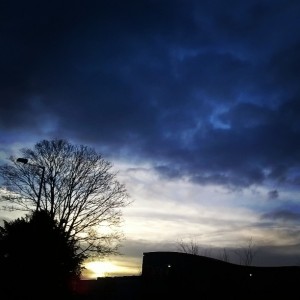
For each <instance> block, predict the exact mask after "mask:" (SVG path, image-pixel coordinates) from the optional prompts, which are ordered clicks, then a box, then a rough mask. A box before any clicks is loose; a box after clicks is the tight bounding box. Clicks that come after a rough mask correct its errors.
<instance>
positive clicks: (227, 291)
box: [77, 252, 300, 300]
mask: <svg viewBox="0 0 300 300" xmlns="http://www.w3.org/2000/svg"><path fill="white" fill-rule="evenodd" d="M299 279H300V267H298V266H291V267H289V266H282V267H255V266H242V265H238V264H233V263H229V262H225V261H222V260H218V259H214V258H210V257H206V256H200V255H192V254H187V253H179V252H145V253H144V254H143V263H142V274H141V275H140V276H124V277H107V278H98V280H93V281H92V280H90V281H81V282H80V283H79V285H78V287H77V292H78V294H80V295H81V297H82V298H84V299H99V296H101V298H102V299H114V300H116V299H131V300H137V299H146V300H148V299H186V298H190V297H193V298H194V297H196V298H197V299H203V300H207V299H228V300H229V299H230V300H235V299H239V300H240V299H261V298H262V299H278V298H282V299H298V298H299V296H297V295H298V294H299V291H298V284H299V283H298V282H299ZM80 289H81V291H80Z"/></svg>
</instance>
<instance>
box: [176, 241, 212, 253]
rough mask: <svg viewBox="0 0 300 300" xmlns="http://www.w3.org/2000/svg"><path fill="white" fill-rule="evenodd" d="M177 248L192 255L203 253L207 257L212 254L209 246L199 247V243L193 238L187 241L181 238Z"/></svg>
mask: <svg viewBox="0 0 300 300" xmlns="http://www.w3.org/2000/svg"><path fill="white" fill-rule="evenodd" d="M177 249H178V251H180V252H183V253H188V254H193V255H203V256H207V257H211V256H212V249H211V248H203V247H200V246H199V244H198V243H197V242H196V241H194V240H190V241H189V242H184V241H183V240H180V241H178V242H177Z"/></svg>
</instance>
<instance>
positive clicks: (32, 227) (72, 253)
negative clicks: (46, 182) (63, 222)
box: [0, 211, 85, 299]
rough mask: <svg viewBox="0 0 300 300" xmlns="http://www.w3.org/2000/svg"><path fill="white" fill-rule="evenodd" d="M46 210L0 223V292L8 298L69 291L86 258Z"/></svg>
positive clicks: (45, 295) (28, 297) (41, 295)
mask: <svg viewBox="0 0 300 300" xmlns="http://www.w3.org/2000/svg"><path fill="white" fill-rule="evenodd" d="M76 250H78V249H77V245H76V243H75V241H74V240H72V239H70V238H68V237H67V234H66V233H65V232H64V231H63V229H61V228H60V227H59V226H58V224H57V222H56V221H55V220H53V219H52V218H51V216H50V215H49V213H48V212H47V211H36V212H34V213H33V214H32V215H30V216H26V217H25V218H19V219H16V220H14V221H11V222H4V226H3V227H0V268H1V278H0V280H1V283H0V284H1V285H2V291H1V294H2V292H4V294H5V295H7V299H33V298H35V299H36V298H41V299H42V298H44V297H49V296H58V295H59V296H65V297H67V296H69V295H71V290H72V289H71V285H72V282H73V281H74V280H76V279H77V278H78V277H79V276H80V272H81V267H80V266H81V263H82V261H83V259H84V258H85V257H84V256H83V255H78V254H77V253H76Z"/></svg>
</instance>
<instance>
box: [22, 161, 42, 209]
mask: <svg viewBox="0 0 300 300" xmlns="http://www.w3.org/2000/svg"><path fill="white" fill-rule="evenodd" d="M17 162H20V163H22V164H28V165H31V166H34V167H38V168H41V169H42V176H41V182H40V188H39V194H38V201H37V205H36V210H37V211H38V210H39V209H40V205H41V193H42V186H43V182H44V176H45V167H44V166H41V165H35V164H31V163H28V159H27V158H21V157H19V158H18V159H17Z"/></svg>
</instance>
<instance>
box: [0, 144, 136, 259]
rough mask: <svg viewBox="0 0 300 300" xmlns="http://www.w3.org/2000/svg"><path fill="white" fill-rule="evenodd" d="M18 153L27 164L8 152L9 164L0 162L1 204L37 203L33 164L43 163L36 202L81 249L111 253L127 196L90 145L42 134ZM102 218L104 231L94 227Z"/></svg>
mask: <svg viewBox="0 0 300 300" xmlns="http://www.w3.org/2000/svg"><path fill="white" fill-rule="evenodd" d="M20 153H21V156H22V157H24V158H26V159H28V160H29V161H30V164H22V163H18V162H17V161H16V158H15V157H10V159H9V160H10V164H6V165H3V166H0V176H1V177H2V178H3V179H4V184H3V188H5V189H6V191H7V193H5V195H3V196H2V197H1V199H0V201H2V203H3V205H2V208H3V209H4V208H5V207H8V205H7V203H9V207H10V208H11V209H13V210H25V211H33V210H34V209H35V208H36V207H37V203H38V192H39V186H40V183H41V174H40V172H41V170H40V168H37V167H35V166H43V167H45V176H44V181H43V183H42V191H41V198H40V208H41V209H42V210H47V211H49V212H50V214H51V216H52V217H53V218H54V219H56V220H58V223H59V226H61V227H63V228H64V229H65V230H66V232H67V233H68V234H69V236H70V237H71V236H72V237H76V239H77V240H78V241H79V242H80V245H81V250H82V251H84V252H89V253H95V254H97V255H99V256H105V255H109V254H112V253H116V252H117V249H118V246H119V243H120V241H121V239H122V238H123V236H122V234H120V233H119V225H120V223H121V220H122V218H121V217H122V213H121V210H120V209H121V208H123V207H126V206H127V205H129V204H130V202H131V201H130V200H129V196H128V194H127V191H126V188H125V186H124V185H123V184H121V183H120V182H118V181H117V179H116V177H117V173H116V172H113V171H112V164H111V163H110V162H109V161H106V160H105V159H103V157H102V156H101V155H100V154H98V153H96V151H95V150H94V149H92V148H88V147H86V146H83V145H80V146H77V145H72V144H70V143H69V142H68V141H66V140H51V141H48V140H43V141H41V142H39V143H37V144H36V145H35V146H34V148H33V149H29V148H23V149H21V150H20ZM103 224H105V226H106V227H107V228H109V231H108V232H105V234H104V233H103V232H101V231H100V225H103Z"/></svg>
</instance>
